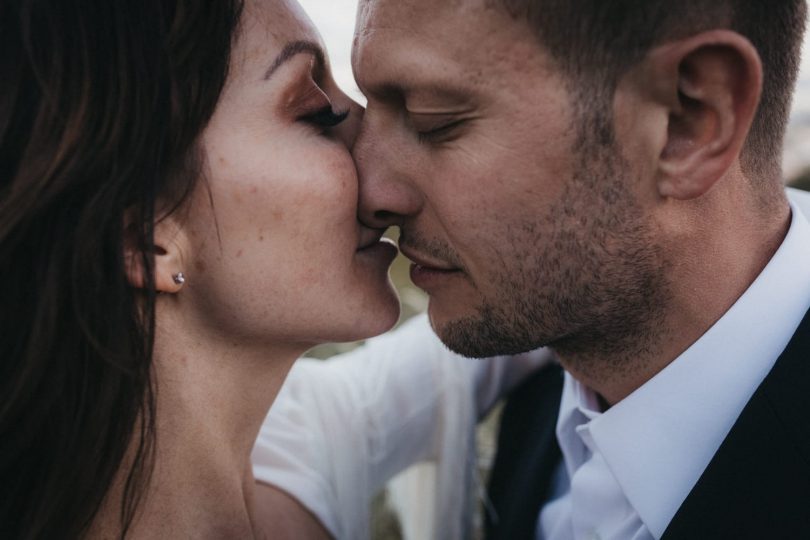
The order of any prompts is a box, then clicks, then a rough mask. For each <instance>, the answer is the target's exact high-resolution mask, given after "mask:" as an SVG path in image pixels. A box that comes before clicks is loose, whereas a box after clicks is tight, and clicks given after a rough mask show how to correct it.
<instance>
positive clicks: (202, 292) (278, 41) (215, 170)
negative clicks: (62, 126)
mask: <svg viewBox="0 0 810 540" xmlns="http://www.w3.org/2000/svg"><path fill="white" fill-rule="evenodd" d="M296 41H305V42H307V43H314V44H315V45H316V46H317V47H321V48H322V46H321V43H320V38H319V36H318V34H317V32H316V31H315V30H314V29H313V27H312V26H311V23H310V22H309V20H308V19H307V18H306V16H305V15H304V14H303V12H302V11H301V9H300V7H299V6H298V5H297V4H296V3H295V2H293V1H288V0H248V1H247V2H246V3H245V9H244V12H243V15H242V23H241V27H240V33H239V36H238V39H237V41H236V42H235V46H234V50H233V53H232V62H231V72H230V74H229V79H228V81H227V84H226V87H225V90H224V92H223V94H222V96H221V98H220V101H219V103H218V105H217V109H216V111H215V113H214V115H213V118H212V119H211V122H210V124H209V125H208V127H207V128H206V129H205V131H204V132H203V134H202V136H201V140H200V149H201V152H202V154H203V155H204V157H205V160H204V164H205V166H204V168H203V174H204V178H203V179H202V180H201V182H200V183H199V184H198V187H197V189H196V190H195V192H194V193H193V194H192V195H191V198H190V199H189V201H188V202H187V204H186V206H185V207H184V208H182V209H181V210H178V211H177V212H175V213H173V214H171V215H170V216H168V217H167V218H165V219H163V220H162V221H160V222H159V224H158V226H157V230H156V243H157V245H158V246H159V248H158V252H157V254H156V281H157V285H158V289H159V290H160V291H161V292H162V293H163V294H161V295H160V296H159V298H158V303H157V314H156V318H157V328H156V342H155V354H154V359H155V360H154V363H155V367H154V369H155V378H156V386H157V418H156V422H157V437H156V440H157V445H156V455H155V468H154V474H153V476H152V482H151V484H150V486H149V489H148V490H147V492H146V493H145V497H144V499H143V503H142V504H141V506H140V508H139V514H138V516H137V518H136V520H135V522H134V523H133V528H132V529H131V531H130V534H129V535H128V537H134V538H181V537H182V538H249V537H253V536H255V537H268V538H285V537H290V538H292V537H294V538H321V537H326V536H327V535H326V532H325V531H324V530H323V528H322V527H321V526H320V525H319V524H318V522H317V521H316V520H315V519H314V518H313V517H312V516H311V515H310V514H308V513H307V512H306V511H305V510H304V509H303V508H301V507H300V505H298V504H297V503H296V502H295V501H293V500H292V499H291V498H289V497H288V496H287V495H285V494H283V493H280V492H273V491H263V492H260V493H259V494H258V495H256V491H255V489H256V485H255V480H254V479H253V475H252V470H251V466H250V460H249V457H250V451H251V449H252V447H253V443H254V441H255V439H256V436H257V434H258V430H259V427H260V425H261V422H262V421H263V419H264V417H265V415H266V414H267V411H268V409H269V407H270V405H271V404H272V401H273V399H274V398H275V396H276V394H277V392H278V390H279V388H280V386H281V384H282V382H283V380H284V378H285V377H286V374H287V373H288V371H289V369H290V367H291V365H292V363H293V362H294V361H295V359H296V358H298V357H299V356H300V355H302V354H303V353H304V352H305V351H306V350H307V349H308V348H310V347H312V346H313V345H315V344H318V343H321V342H324V341H346V340H355V339H360V338H365V337H368V336H371V335H374V334H378V333H381V332H383V331H385V330H387V329H388V328H390V327H391V326H392V325H393V324H394V323H395V322H396V320H397V317H398V314H399V306H398V302H397V299H396V296H395V293H394V292H393V289H392V287H391V284H390V282H389V280H388V275H387V274H388V267H389V264H390V262H391V260H392V259H393V257H394V255H395V253H396V250H395V248H394V247H393V246H391V245H383V244H379V243H378V240H379V237H380V235H381V234H382V231H381V230H373V229H370V228H368V227H366V226H363V225H361V224H360V223H359V221H358V219H357V200H358V180H357V175H356V170H355V167H354V163H353V161H352V158H351V155H350V152H349V150H350V148H351V145H352V144H353V141H354V138H355V136H356V133H357V129H358V126H359V117H360V114H361V110H360V109H359V107H357V105H356V104H354V103H352V102H351V101H350V100H349V99H348V98H347V97H346V96H345V95H343V94H342V93H341V92H340V90H339V89H338V88H337V86H336V85H335V83H334V81H333V80H332V77H331V74H330V73H329V69H328V65H326V66H320V65H319V63H318V61H317V56H318V55H317V54H314V53H312V52H311V51H310V50H309V49H310V48H311V46H307V47H304V48H303V49H305V50H303V51H302V52H301V51H299V52H298V53H297V54H293V55H291V56H290V57H289V59H288V60H287V61H286V62H283V63H281V64H280V65H279V66H278V67H277V69H275V70H272V73H269V71H271V70H270V69H269V68H270V67H271V66H273V65H275V64H277V62H276V59H277V58H278V57H279V55H280V53H281V52H282V50H283V49H284V47H285V46H286V45H287V44H289V43H291V42H296ZM299 49H301V48H300V47H299ZM268 74H269V76H268ZM329 106H331V107H332V108H334V109H335V110H336V111H338V112H342V111H349V112H350V115H349V117H348V119H347V120H346V121H344V122H343V123H342V124H340V125H339V126H338V127H334V128H327V127H324V126H323V125H318V123H317V122H313V120H312V119H311V116H312V115H313V114H314V113H316V112H317V111H320V110H322V109H324V108H325V107H329ZM368 245H375V247H373V248H371V249H361V248H365V247H366V246H368ZM129 259H130V260H131V261H136V260H137V257H132V256H131V254H130V257H129ZM181 271H182V272H183V273H184V274H185V278H186V282H185V284H183V285H180V284H177V283H175V282H174V280H173V279H172V276H173V275H175V274H176V273H177V272H181ZM141 272H142V269H139V268H137V266H136V265H134V264H132V265H131V266H130V274H131V276H130V277H131V280H132V282H133V284H134V285H136V286H138V285H140V284H141V283H142V279H141ZM121 489H122V486H121V484H120V482H119V484H118V485H117V486H115V487H114V488H113V490H112V491H111V493H110V495H109V497H108V500H107V501H106V503H105V506H104V508H103V509H102V513H101V514H100V516H99V519H98V520H97V524H96V526H95V527H94V531H93V534H91V536H99V537H107V536H117V534H116V532H115V531H117V528H116V527H117V523H118V522H117V517H118V514H117V509H118V505H119V501H120V496H121ZM268 489H269V488H268ZM257 499H258V500H257ZM269 504H272V508H270V510H267V511H266V515H263V514H262V513H261V512H258V511H256V509H262V508H268V505H269ZM280 516H284V519H285V520H286V521H285V525H284V527H281V526H280V525H279V523H278V521H279V517H280ZM292 516H295V519H292ZM296 524H299V525H300V526H299V525H296Z"/></svg>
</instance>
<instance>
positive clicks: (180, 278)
mask: <svg viewBox="0 0 810 540" xmlns="http://www.w3.org/2000/svg"><path fill="white" fill-rule="evenodd" d="M172 279H173V280H174V282H175V283H176V284H178V285H182V284H183V283H185V282H186V276H185V275H183V272H177V273H176V274H175V275H173V276H172Z"/></svg>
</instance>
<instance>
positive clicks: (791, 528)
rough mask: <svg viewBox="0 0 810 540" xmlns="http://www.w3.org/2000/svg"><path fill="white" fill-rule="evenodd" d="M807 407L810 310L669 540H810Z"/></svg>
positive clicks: (676, 519) (809, 402)
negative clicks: (763, 539)
mask: <svg viewBox="0 0 810 540" xmlns="http://www.w3.org/2000/svg"><path fill="white" fill-rule="evenodd" d="M808 411H810V312H808V314H807V315H805V317H804V320H803V321H802V323H801V324H800V325H799V329H798V330H797V331H796V333H795V334H794V336H793V338H792V339H791V341H790V343H789V344H788V346H787V348H786V349H785V351H784V352H783V353H782V355H781V356H780V357H779V359H778V360H777V362H776V364H775V365H774V367H773V369H772V370H771V372H770V373H769V374H768V376H767V377H766V378H765V380H764V381H763V382H762V384H761V385H760V387H759V388H758V389H757V391H756V392H755V393H754V395H753V397H752V398H751V400H750V401H749V402H748V404H747V405H746V407H745V409H743V412H742V414H741V415H740V417H739V418H738V419H737V422H736V423H735V424H734V427H733V428H732V429H731V432H730V433H729V435H728V436H727V437H726V439H725V440H724V441H723V444H722V445H721V446H720V449H719V450H718V451H717V453H716V454H715V456H714V458H713V459H712V461H711V462H710V463H709V466H708V467H707V468H706V470H705V471H704V473H703V475H702V476H701V478H700V480H698V482H697V484H696V485H695V487H694V488H693V490H692V492H691V493H690V494H689V496H688V497H687V498H686V500H685V501H684V503H683V505H682V506H681V508H680V509H679V510H678V513H677V514H676V515H675V517H674V518H673V520H672V522H671V523H670V525H669V527H668V528H667V530H666V532H665V533H664V536H663V539H664V540H674V539H693V538H735V539H747V538H751V539H754V538H757V539H761V538H808V537H810V420H809V419H808V418H807V413H808ZM663 488H664V487H663V486H662V489H663Z"/></svg>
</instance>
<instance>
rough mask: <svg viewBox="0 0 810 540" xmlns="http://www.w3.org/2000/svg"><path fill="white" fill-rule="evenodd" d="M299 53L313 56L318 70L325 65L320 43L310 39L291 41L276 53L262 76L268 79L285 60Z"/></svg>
mask: <svg viewBox="0 0 810 540" xmlns="http://www.w3.org/2000/svg"><path fill="white" fill-rule="evenodd" d="M301 53H309V54H311V55H312V56H314V57H315V61H316V62H317V63H318V69H319V70H322V69H323V67H324V66H325V65H326V55H325V54H324V52H323V49H322V48H321V46H320V45H318V44H317V43H315V42H312V41H291V42H289V43H287V44H286V45H285V46H284V48H283V49H282V50H281V52H280V53H279V54H278V56H277V57H276V59H275V60H274V61H273V64H272V65H271V66H270V67H269V68H268V70H267V71H266V72H265V74H264V78H265V79H269V78H270V77H271V76H272V75H273V73H275V72H276V70H278V68H280V67H281V66H282V65H283V64H284V63H285V62H287V61H288V60H290V59H291V58H293V57H294V56H296V55H298V54H301Z"/></svg>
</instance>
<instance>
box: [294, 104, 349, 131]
mask: <svg viewBox="0 0 810 540" xmlns="http://www.w3.org/2000/svg"><path fill="white" fill-rule="evenodd" d="M348 117H349V111H343V112H335V110H334V109H332V107H331V105H327V106H326V107H324V108H323V109H319V110H317V111H315V112H314V113H312V114H308V115H306V116H302V117H301V118H300V120H303V121H304V122H308V123H310V124H312V125H315V126H318V127H322V128H331V127H335V126H337V125H339V124H340V123H341V122H343V121H344V120H346V118H348Z"/></svg>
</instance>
